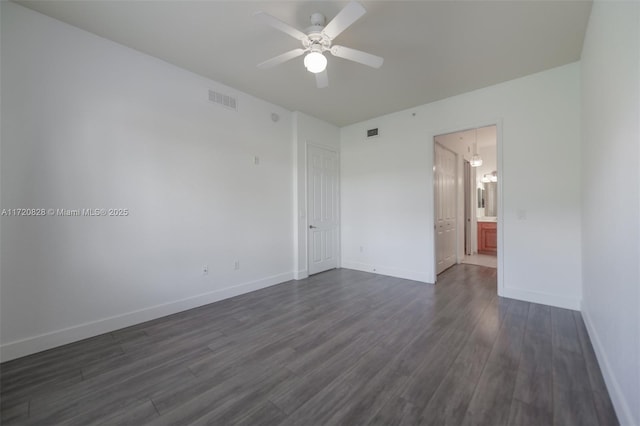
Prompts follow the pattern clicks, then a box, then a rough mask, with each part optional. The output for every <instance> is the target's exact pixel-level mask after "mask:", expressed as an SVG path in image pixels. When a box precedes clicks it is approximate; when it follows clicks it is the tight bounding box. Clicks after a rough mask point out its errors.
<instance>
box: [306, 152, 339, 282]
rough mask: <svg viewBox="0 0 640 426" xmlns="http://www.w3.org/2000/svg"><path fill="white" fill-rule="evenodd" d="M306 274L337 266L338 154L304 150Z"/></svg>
mask: <svg viewBox="0 0 640 426" xmlns="http://www.w3.org/2000/svg"><path fill="white" fill-rule="evenodd" d="M307 161H308V164H307V173H308V177H307V185H308V189H307V197H308V202H309V208H308V212H309V215H308V217H309V235H308V236H309V239H308V241H309V274H317V273H318V272H322V271H326V270H328V269H333V268H337V267H338V224H339V220H338V154H337V153H336V152H334V151H330V150H328V149H324V148H320V147H317V146H314V145H308V147H307Z"/></svg>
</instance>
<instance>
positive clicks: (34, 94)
mask: <svg viewBox="0 0 640 426" xmlns="http://www.w3.org/2000/svg"><path fill="white" fill-rule="evenodd" d="M1 7H2V26H1V28H2V58H1V59H2V82H1V83H2V120H3V122H2V134H1V136H2V164H1V167H2V170H1V179H2V198H1V203H2V208H5V209H9V208H68V209H76V208H128V209H129V211H130V215H129V216H128V217H29V218H18V217H6V216H4V217H2V222H1V226H2V247H1V257H2V269H1V274H2V275H1V277H0V278H1V290H0V292H1V297H0V299H1V306H0V311H1V321H0V322H1V330H0V331H1V332H0V334H1V338H2V340H1V343H2V354H1V356H2V359H3V360H8V359H11V358H14V357H17V356H21V355H25V354H28V353H32V352H36V351H38V350H42V349H46V348H49V347H52V346H56V345H59V344H63V343H67V342H69V341H73V340H78V339H80V338H84V337H88V336H91V335H95V334H98V333H101V332H106V331H110V330H113V329H116V328H119V327H122V326H125V325H129V324H132V323H136V322H140V321H143V320H147V319H150V318H154V317H158V316H162V315H166V314H168V313H172V312H176V311H179V310H183V309H187V308H190V307H193V306H197V305H201V304H205V303H210V302H212V301H215V300H219V299H221V298H224V297H229V296H231V295H235V294H239V293H243V292H246V291H250V290H253V289H257V288H260V287H264V286H267V285H271V284H274V283H278V282H282V281H286V280H289V279H291V278H292V277H293V274H292V266H293V265H292V258H293V249H294V247H293V228H292V223H293V210H294V208H293V195H292V191H291V190H287V188H292V187H293V172H292V164H293V157H292V149H291V128H292V114H291V113H290V112H288V111H286V110H284V109H282V108H280V107H277V106H275V105H272V104H269V103H267V102H263V101H261V100H258V99H255V98H253V97H251V96H248V95H246V94H244V93H240V92H237V91H235V90H233V89H231V88H228V87H225V86H223V85H221V84H218V83H216V82H214V81H211V80H207V79H204V78H201V77H199V76H196V75H194V74H191V73H189V72H186V71H184V70H181V69H179V68H176V67H174V66H171V65H169V64H167V63H165V62H162V61H160V60H157V59H154V58H151V57H149V56H146V55H143V54H141V53H139V52H136V51H133V50H131V49H128V48H125V47H123V46H121V45H118V44H115V43H112V42H109V41H107V40H104V39H102V38H99V37H96V36H94V35H91V34H89V33H86V32H83V31H81V30H79V29H77V28H74V27H71V26H68V25H65V24H63V23H61V22H59V21H55V20H53V19H50V18H48V17H45V16H43V15H40V14H38V13H36V12H33V11H31V10H28V9H25V8H23V7H21V6H19V5H16V4H14V3H9V2H2V6H1ZM210 88H211V89H217V90H219V91H221V92H223V93H228V94H231V95H235V96H237V98H238V105H239V111H238V112H233V111H230V110H226V109H224V108H222V107H220V106H218V105H215V104H212V103H210V102H209V101H208V98H207V95H208V89H210ZM272 112H276V113H277V114H279V116H280V120H279V121H278V122H275V123H274V122H273V121H272V120H271V113H272ZM254 155H257V156H259V158H260V164H259V165H257V166H256V165H254V164H253V157H254ZM236 260H238V261H240V266H241V267H240V270H238V271H235V270H234V262H235V261H236ZM205 264H206V265H208V266H209V269H210V272H209V274H208V275H206V276H203V274H202V266H203V265H205Z"/></svg>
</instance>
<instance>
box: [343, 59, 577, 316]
mask: <svg viewBox="0 0 640 426" xmlns="http://www.w3.org/2000/svg"><path fill="white" fill-rule="evenodd" d="M425 84H429V82H425ZM579 111H580V65H579V64H578V63H574V64H569V65H566V66H563V67H559V68H555V69H552V70H548V71H545V72H541V73H538V74H534V75H531V76H527V77H524V78H520V79H517V80H513V81H509V82H506V83H502V84H499V85H496V86H492V87H488V88H485V89H481V90H477V91H474V92H470V93H467V94H463V95H460V96H456V97H453V98H448V99H445V100H442V101H439V102H434V103H431V104H427V105H423V106H420V107H416V108H413V109H410V110H407V111H401V112H398V113H395V114H390V115H386V116H383V117H379V118H377V119H374V120H370V121H367V122H362V123H357V124H354V125H351V126H348V127H344V128H342V129H341V158H342V163H341V166H342V170H341V173H342V230H343V232H342V265H343V266H344V267H351V268H355V269H363V270H374V269H375V270H376V271H377V272H380V273H384V274H389V275H394V276H399V277H407V278H412V279H416V280H420V281H427V282H429V281H432V279H433V276H434V269H433V268H434V265H433V258H434V253H433V247H434V246H433V238H434V237H433V173H432V166H433V143H432V137H433V135H438V134H442V133H448V132H451V131H455V130H456V129H468V128H472V127H476V126H483V125H487V124H492V123H496V122H499V121H500V120H501V122H502V135H500V132H499V135H498V141H499V143H501V144H502V156H503V157H502V158H503V163H502V167H501V177H500V178H501V179H502V182H503V187H502V203H503V216H504V217H503V218H502V223H503V230H502V231H503V236H504V239H503V241H502V243H501V247H502V250H503V253H504V276H503V284H504V286H505V287H504V290H503V292H502V295H504V296H507V297H514V298H518V299H523V300H529V301H534V302H540V303H546V304H549V305H555V306H562V307H568V308H573V309H577V308H579V306H580V299H581V269H580V247H581V243H580V164H579V161H577V159H576V152H578V150H579V134H580V126H579V122H580V114H579ZM413 113H415V116H414V115H413ZM371 127H379V128H380V136H379V137H378V138H376V139H371V140H366V139H365V137H364V136H365V131H366V129H368V128H371ZM499 131H500V129H499ZM501 137H502V139H500V138H501ZM498 159H499V160H500V155H499V156H498ZM499 167H500V166H499ZM541 169H542V170H544V171H545V173H540V170H541ZM523 216H524V217H523ZM361 246H362V247H363V251H362V252H360V247H361Z"/></svg>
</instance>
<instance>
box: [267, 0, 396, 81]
mask: <svg viewBox="0 0 640 426" xmlns="http://www.w3.org/2000/svg"><path fill="white" fill-rule="evenodd" d="M365 13H366V10H365V9H364V7H362V5H361V4H360V3H358V2H356V1H352V2H350V3H349V4H347V5H346V6H345V7H344V9H342V10H341V11H340V12H339V13H338V14H337V15H336V16H335V18H333V19H332V20H331V22H329V23H328V24H327V25H326V26H325V25H324V24H325V21H326V19H325V17H324V15H323V14H321V13H318V12H316V13H313V14H312V15H311V17H310V20H311V26H310V27H309V28H307V29H306V34H305V33H303V32H302V31H300V30H298V29H297V28H295V27H292V26H291V25H289V24H287V23H286V22H283V21H281V20H279V19H278V18H276V17H274V16H271V15H269V14H268V13H265V12H256V13H255V16H256V17H257V18H259V19H261V20H262V21H264V22H265V23H266V24H268V25H270V26H272V27H273V28H276V29H277V30H280V31H282V32H284V33H285V34H288V35H290V36H291V37H293V38H295V39H296V40H298V41H300V42H301V43H302V48H298V49H293V50H290V51H288V52H285V53H283V54H281V55H278V56H276V57H274V58H271V59H269V60H266V61H264V62H261V63H260V64H258V68H262V69H266V68H271V67H275V66H276V65H280V64H282V63H284V62H287V61H290V60H291V59H294V58H297V57H299V56H302V55H304V54H305V53H306V55H305V57H304V66H305V68H306V69H307V71H309V72H311V73H314V74H315V75H316V84H317V86H318V88H322V87H327V86H328V85H329V77H328V75H327V72H326V68H327V57H326V56H325V55H324V52H329V53H331V54H332V55H333V56H336V57H338V58H343V59H347V60H350V61H354V62H358V63H360V64H363V65H368V66H370V67H372V68H380V67H381V66H382V63H383V62H384V59H383V58H381V57H379V56H376V55H372V54H370V53H366V52H362V51H360V50H356V49H351V48H349V47H344V46H339V45H332V42H333V40H334V39H335V38H336V37H337V36H338V35H339V34H340V33H342V32H343V31H344V30H346V29H347V28H348V27H349V26H351V24H353V23H354V22H355V21H357V20H358V19H360V17H362V15H364V14H365Z"/></svg>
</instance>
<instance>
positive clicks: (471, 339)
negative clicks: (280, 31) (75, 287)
mask: <svg viewBox="0 0 640 426" xmlns="http://www.w3.org/2000/svg"><path fill="white" fill-rule="evenodd" d="M0 385H1V393H0V396H1V400H0V408H1V414H2V421H1V423H2V424H3V425H23V424H24V425H83V426H84V425H93V424H96V425H97V424H103V425H120V424H123V425H124V424H130V425H143V424H150V425H191V424H193V425H204V424H214V425H230V424H237V425H305V426H308V425H339V424H342V425H360V424H379V425H423V424H424V425H492V426H494V425H521V426H526V425H532V426H541V425H562V426H570V425H580V426H587V425H602V426H608V425H617V424H618V422H617V419H616V416H615V413H614V411H613V408H612V405H611V401H610V399H609V396H608V393H607V390H606V387H605V385H604V381H603V379H602V374H601V372H600V370H599V367H598V364H597V362H596V358H595V355H594V352H593V348H592V347H591V343H590V341H589V337H588V335H587V332H586V329H585V327H584V323H583V322H582V317H581V315H580V313H579V312H573V311H569V310H564V309H558V308H551V307H548V306H543V305H536V304H531V303H526V302H520V301H516V300H510V299H504V298H499V297H497V296H496V276H495V269H491V268H485V267H482V266H475V265H464V264H462V265H457V266H454V267H453V268H451V269H449V270H447V271H445V272H444V273H443V274H441V276H440V280H439V282H438V284H437V285H436V286H432V285H428V284H422V283H417V282H413V281H408V280H402V279H398V278H390V277H384V276H380V275H375V274H369V273H365V272H358V271H352V270H347V269H338V270H333V271H328V272H325V273H322V274H318V275H315V276H313V277H310V278H308V279H306V280H302V281H292V282H287V283H284V284H280V285H277V286H273V287H270V288H267V289H263V290H260V291H256V292H253V293H249V294H245V295H242V296H238V297H234V298H232V299H227V300H224V301H221V302H218V303H214V304H211V305H207V306H203V307H200V308H197V309H193V310H190V311H187V312H182V313H179V314H176V315H172V316H169V317H165V318H160V319H157V320H154V321H150V322H147V323H144V324H139V325H136V326H133V327H129V328H126V329H123V330H118V331H115V332H113V333H109V334H105V335H102V336H97V337H94V338H91V339H88V340H84V341H82V342H78V343H73V344H70V345H66V346H63V347H60V348H56V349H52V350H49V351H46V352H42V353H39V354H35V355H31V356H28V357H25V358H21V359H17V360H14V361H10V362H6V363H4V364H2V365H0Z"/></svg>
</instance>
